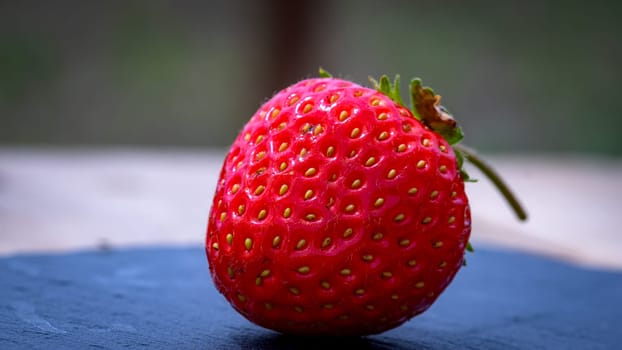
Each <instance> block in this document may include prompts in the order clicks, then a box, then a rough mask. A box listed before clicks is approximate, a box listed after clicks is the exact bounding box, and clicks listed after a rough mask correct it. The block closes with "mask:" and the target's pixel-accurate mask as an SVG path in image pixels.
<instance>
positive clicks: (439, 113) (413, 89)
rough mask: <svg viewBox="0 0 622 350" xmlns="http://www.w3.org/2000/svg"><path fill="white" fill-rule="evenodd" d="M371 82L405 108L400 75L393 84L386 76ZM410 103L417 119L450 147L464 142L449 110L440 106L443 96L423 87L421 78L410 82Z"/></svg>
mask: <svg viewBox="0 0 622 350" xmlns="http://www.w3.org/2000/svg"><path fill="white" fill-rule="evenodd" d="M369 80H370V81H371V83H372V85H373V86H374V88H375V89H376V90H378V91H379V92H381V93H383V94H385V95H386V96H388V97H389V98H390V99H391V100H393V101H394V102H395V103H398V104H400V105H402V106H404V102H402V96H401V94H400V76H399V75H396V76H395V79H394V80H393V83H391V80H390V79H389V77H388V76H386V75H383V76H381V77H380V80H379V81H377V80H375V79H374V78H372V77H370V78H369ZM410 103H411V112H412V113H413V115H414V116H415V118H417V119H419V120H420V121H422V122H423V123H424V124H425V125H426V126H428V127H429V128H430V129H432V130H434V131H435V132H437V133H438V134H440V135H441V136H443V138H444V139H445V140H447V142H448V143H449V144H450V145H455V144H457V143H458V142H460V140H462V138H463V137H464V135H463V134H462V129H460V128H459V127H458V124H457V123H456V120H455V119H454V118H453V116H452V115H451V114H450V113H449V111H448V110H447V108H445V107H443V106H442V105H441V104H440V103H441V96H440V95H437V94H435V93H434V90H432V88H430V87H423V86H422V85H421V79H419V78H415V79H413V80H411V81H410Z"/></svg>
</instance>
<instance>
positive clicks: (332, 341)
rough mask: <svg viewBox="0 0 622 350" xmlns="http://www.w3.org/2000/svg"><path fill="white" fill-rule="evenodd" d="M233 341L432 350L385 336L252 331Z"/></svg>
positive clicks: (255, 345)
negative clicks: (305, 334) (307, 335)
mask: <svg viewBox="0 0 622 350" xmlns="http://www.w3.org/2000/svg"><path fill="white" fill-rule="evenodd" d="M231 340H232V343H234V344H236V345H237V346H238V347H239V348H244V349H271V350H272V349H276V350H281V349H297V350H298V349H301V350H305V349H314V350H315V349H361V350H366V349H368V350H384V349H413V350H419V349H431V348H430V347H429V346H426V345H423V344H416V343H410V342H409V343H408V344H404V343H401V344H400V343H399V341H397V340H396V341H391V339H388V338H387V337H385V336H370V337H366V336H364V337H337V336H324V337H312V336H309V337H306V336H295V335H287V334H280V333H273V332H254V331H252V330H250V329H245V330H244V331H240V332H238V333H237V334H236V335H235V336H234V337H233V339H231Z"/></svg>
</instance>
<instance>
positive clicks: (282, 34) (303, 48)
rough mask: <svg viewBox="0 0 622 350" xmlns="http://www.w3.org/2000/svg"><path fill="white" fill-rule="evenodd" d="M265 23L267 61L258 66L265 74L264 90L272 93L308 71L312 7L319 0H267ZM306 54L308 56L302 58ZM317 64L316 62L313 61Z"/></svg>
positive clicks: (311, 48)
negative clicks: (262, 65)
mask: <svg viewBox="0 0 622 350" xmlns="http://www.w3.org/2000/svg"><path fill="white" fill-rule="evenodd" d="M267 3H269V8H268V9H267V10H268V11H269V13H268V16H267V17H266V19H267V21H268V23H266V28H267V35H268V38H267V40H266V43H268V45H267V46H268V50H269V51H268V53H267V58H268V61H267V65H266V67H262V68H263V69H265V71H264V73H265V75H264V76H266V77H267V80H266V81H265V88H266V91H270V93H274V92H276V91H278V90H280V89H282V88H284V87H286V86H288V85H290V84H291V83H294V82H296V81H298V80H300V79H302V78H303V77H305V76H307V75H308V74H309V73H312V72H310V71H309V70H308V68H309V67H308V66H307V65H308V64H310V61H311V60H315V59H316V55H315V54H314V48H313V44H312V43H313V42H314V41H315V40H314V38H313V28H312V23H314V22H316V21H317V20H315V21H314V14H317V11H314V8H318V7H319V6H321V3H322V1H309V0H298V1H291V0H270V1H267ZM308 56H310V58H311V59H310V60H308V59H306V58H307V57H308ZM314 64H316V65H317V64H318V63H314Z"/></svg>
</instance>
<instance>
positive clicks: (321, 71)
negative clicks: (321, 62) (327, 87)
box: [319, 67, 333, 78]
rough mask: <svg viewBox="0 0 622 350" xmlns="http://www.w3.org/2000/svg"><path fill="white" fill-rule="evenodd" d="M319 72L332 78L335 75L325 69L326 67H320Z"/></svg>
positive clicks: (324, 76) (325, 76) (323, 76)
mask: <svg viewBox="0 0 622 350" xmlns="http://www.w3.org/2000/svg"><path fill="white" fill-rule="evenodd" d="M319 74H320V77H321V78H332V77H333V75H332V74H330V73H329V72H327V71H325V70H324V68H322V67H320V69H319Z"/></svg>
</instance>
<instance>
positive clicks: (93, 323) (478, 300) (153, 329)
mask: <svg viewBox="0 0 622 350" xmlns="http://www.w3.org/2000/svg"><path fill="white" fill-rule="evenodd" d="M0 283H1V285H0V349H21V348H28V349H46V350H47V349H65V348H80V349H87V348H141V347H149V348H154V349H159V348H165V349H173V348H174V349H188V348H191V349H237V348H240V349H316V348H321V347H324V348H327V349H331V348H342V349H351V348H352V349H452V348H460V349H620V348H622V331H621V330H620V329H622V321H621V320H622V274H620V273H613V272H605V271H596V270H587V269H582V268H577V267H574V266H570V265H567V264H564V263H559V262H555V261H551V260H548V259H544V258H540V257H534V256H530V255H525V254H519V253H511V252H500V251H491V250H484V249H480V250H478V251H477V252H476V253H475V254H471V255H469V266H468V267H467V268H465V269H463V270H462V271H461V272H460V273H459V274H458V277H457V278H456V280H455V281H454V283H453V284H452V285H450V287H449V288H448V289H447V291H446V292H445V293H444V294H443V295H442V296H441V297H440V298H439V300H438V301H437V303H436V304H435V305H434V306H433V307H432V308H431V309H430V310H429V311H428V312H426V313H425V314H424V315H422V316H419V317H417V318H415V319H413V320H412V321H410V322H408V323H406V324H405V325H403V326H402V327H399V328H397V329H395V330H392V331H389V332H386V333H384V334H381V335H377V336H371V337H364V338H354V339H334V338H324V339H309V338H297V337H291V336H284V335H280V334H277V333H274V332H271V331H268V330H264V329H262V328H259V327H256V326H254V325H252V324H251V323H249V322H248V321H246V320H245V319H244V318H242V317H241V316H239V315H238V314H237V313H236V312H235V311H234V310H233V309H232V308H231V307H230V306H229V305H228V304H227V303H226V301H225V300H224V299H223V298H222V297H221V296H220V295H219V294H218V293H217V292H216V290H215V289H214V287H213V286H212V283H211V280H210V278H209V274H208V270H207V263H206V260H205V257H204V253H203V250H202V249H200V248H186V249H181V248H152V249H133V250H119V251H116V250H115V251H101V252H85V253H76V254H66V255H33V256H18V257H12V258H3V259H0Z"/></svg>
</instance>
